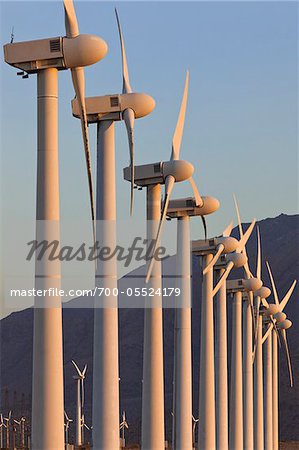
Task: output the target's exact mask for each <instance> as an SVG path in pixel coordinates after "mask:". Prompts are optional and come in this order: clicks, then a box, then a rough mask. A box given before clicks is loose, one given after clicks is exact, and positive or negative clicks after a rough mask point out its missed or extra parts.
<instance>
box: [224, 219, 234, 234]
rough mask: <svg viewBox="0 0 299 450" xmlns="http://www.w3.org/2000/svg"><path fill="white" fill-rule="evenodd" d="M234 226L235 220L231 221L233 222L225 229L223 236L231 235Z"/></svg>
mask: <svg viewBox="0 0 299 450" xmlns="http://www.w3.org/2000/svg"><path fill="white" fill-rule="evenodd" d="M233 226H234V223H233V221H231V223H230V224H229V225H228V226H227V227H226V228H225V230H223V232H222V236H223V237H229V236H230V234H231V232H232V229H233Z"/></svg>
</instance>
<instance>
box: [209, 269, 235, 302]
mask: <svg viewBox="0 0 299 450" xmlns="http://www.w3.org/2000/svg"><path fill="white" fill-rule="evenodd" d="M233 267H234V263H233V262H232V261H229V263H228V265H227V266H226V269H225V272H224V273H223V275H222V277H221V278H220V279H219V281H218V283H217V284H216V286H215V287H214V289H213V293H212V295H213V297H214V295H215V294H217V292H218V291H219V289H220V288H221V286H222V285H223V283H224V282H225V280H226V279H227V278H228V276H229V274H230V272H231V270H232V268H233Z"/></svg>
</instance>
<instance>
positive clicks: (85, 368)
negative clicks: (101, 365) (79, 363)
mask: <svg viewBox="0 0 299 450" xmlns="http://www.w3.org/2000/svg"><path fill="white" fill-rule="evenodd" d="M86 370H87V364H85V366H84V369H83V371H82V376H83V377H85V374H86Z"/></svg>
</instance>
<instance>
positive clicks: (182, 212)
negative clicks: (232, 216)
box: [167, 195, 220, 218]
mask: <svg viewBox="0 0 299 450" xmlns="http://www.w3.org/2000/svg"><path fill="white" fill-rule="evenodd" d="M201 198H202V201H203V205H202V206H197V205H196V199H195V198H194V197H187V198H177V199H174V200H170V202H169V205H168V208H167V216H168V217H171V218H172V217H182V216H206V215H208V214H212V213H214V212H215V211H217V209H219V207H220V203H219V201H218V200H217V198H215V197H210V196H204V195H203V196H202V197H201Z"/></svg>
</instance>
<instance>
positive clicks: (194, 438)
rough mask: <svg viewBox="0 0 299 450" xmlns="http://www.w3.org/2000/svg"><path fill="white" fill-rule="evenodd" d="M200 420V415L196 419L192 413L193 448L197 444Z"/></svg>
mask: <svg viewBox="0 0 299 450" xmlns="http://www.w3.org/2000/svg"><path fill="white" fill-rule="evenodd" d="M198 422H199V417H198V418H197V419H196V418H195V417H194V416H193V414H192V450H193V448H194V447H195V444H196V425H197V424H198Z"/></svg>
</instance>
